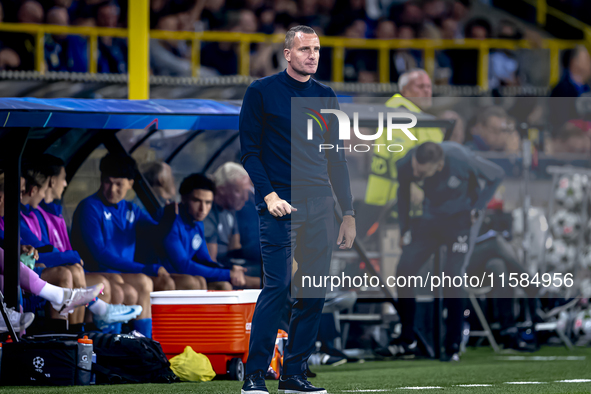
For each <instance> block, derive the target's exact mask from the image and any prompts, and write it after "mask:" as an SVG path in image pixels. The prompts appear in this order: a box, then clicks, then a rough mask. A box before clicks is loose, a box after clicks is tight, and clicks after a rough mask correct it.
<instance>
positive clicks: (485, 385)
mask: <svg viewBox="0 0 591 394" xmlns="http://www.w3.org/2000/svg"><path fill="white" fill-rule="evenodd" d="M454 387H492V384H454Z"/></svg>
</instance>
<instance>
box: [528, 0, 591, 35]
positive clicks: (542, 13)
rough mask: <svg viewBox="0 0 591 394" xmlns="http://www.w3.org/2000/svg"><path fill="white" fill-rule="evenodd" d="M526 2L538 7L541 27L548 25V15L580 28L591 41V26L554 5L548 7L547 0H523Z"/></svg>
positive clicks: (537, 20) (538, 19)
mask: <svg viewBox="0 0 591 394" xmlns="http://www.w3.org/2000/svg"><path fill="white" fill-rule="evenodd" d="M523 1H524V2H525V3H527V4H529V5H531V6H533V7H535V9H536V23H537V24H538V26H540V27H542V28H543V27H546V18H547V16H548V15H550V16H553V17H554V18H556V19H559V20H561V21H563V22H564V23H566V24H568V25H570V26H572V27H574V28H575V29H579V30H581V31H582V32H583V34H584V36H585V41H587V43H589V42H591V26H589V25H588V24H586V23H584V22H581V21H580V20H578V19H577V18H575V17H574V16H571V15H568V14H567V13H566V12H563V11H560V10H558V9H556V8H554V7H548V1H547V0H523Z"/></svg>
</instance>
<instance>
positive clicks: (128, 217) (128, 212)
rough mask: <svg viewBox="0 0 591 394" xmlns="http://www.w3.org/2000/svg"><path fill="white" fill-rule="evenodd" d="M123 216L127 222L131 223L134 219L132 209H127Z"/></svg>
mask: <svg viewBox="0 0 591 394" xmlns="http://www.w3.org/2000/svg"><path fill="white" fill-rule="evenodd" d="M125 218H126V219H127V221H128V222H129V223H133V221H134V220H135V213H133V211H127V214H126V215H125Z"/></svg>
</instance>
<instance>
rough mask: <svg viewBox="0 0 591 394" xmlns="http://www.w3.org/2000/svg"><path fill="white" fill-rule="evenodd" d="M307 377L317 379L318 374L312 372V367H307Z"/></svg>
mask: <svg viewBox="0 0 591 394" xmlns="http://www.w3.org/2000/svg"><path fill="white" fill-rule="evenodd" d="M306 376H307V377H309V378H315V377H316V373H315V372H312V371H310V367H307V369H306Z"/></svg>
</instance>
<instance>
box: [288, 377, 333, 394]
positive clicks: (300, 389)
mask: <svg viewBox="0 0 591 394" xmlns="http://www.w3.org/2000/svg"><path fill="white" fill-rule="evenodd" d="M278 390H279V391H280V392H284V393H285V394H299V393H314V394H326V390H325V389H322V388H319V387H314V386H313V385H312V383H310V382H308V379H307V378H306V374H301V375H291V376H281V377H280V378H279V388H278Z"/></svg>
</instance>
